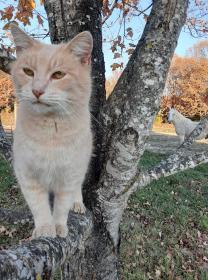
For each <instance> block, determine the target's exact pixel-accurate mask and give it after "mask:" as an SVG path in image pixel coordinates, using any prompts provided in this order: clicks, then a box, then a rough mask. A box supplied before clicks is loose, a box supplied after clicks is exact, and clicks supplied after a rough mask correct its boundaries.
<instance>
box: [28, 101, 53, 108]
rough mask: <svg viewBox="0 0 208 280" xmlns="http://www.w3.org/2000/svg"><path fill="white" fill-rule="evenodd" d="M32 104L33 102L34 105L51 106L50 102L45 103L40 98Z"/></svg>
mask: <svg viewBox="0 0 208 280" xmlns="http://www.w3.org/2000/svg"><path fill="white" fill-rule="evenodd" d="M32 104H35V105H43V106H47V107H50V106H51V105H50V104H48V103H45V102H43V101H40V100H36V101H33V102H32Z"/></svg>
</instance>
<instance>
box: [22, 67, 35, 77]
mask: <svg viewBox="0 0 208 280" xmlns="http://www.w3.org/2000/svg"><path fill="white" fill-rule="evenodd" d="M23 71H24V72H25V74H26V75H27V76H30V77H34V72H33V70H31V69H30V68H23Z"/></svg>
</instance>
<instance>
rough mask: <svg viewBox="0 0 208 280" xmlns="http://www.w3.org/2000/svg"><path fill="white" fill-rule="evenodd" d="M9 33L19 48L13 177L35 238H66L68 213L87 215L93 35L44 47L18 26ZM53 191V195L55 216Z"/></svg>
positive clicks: (15, 72)
mask: <svg viewBox="0 0 208 280" xmlns="http://www.w3.org/2000/svg"><path fill="white" fill-rule="evenodd" d="M11 32H12V35H13V38H14V42H15V45H16V48H17V60H16V62H15V63H14V64H13V67H12V77H13V81H14V84H15V90H16V96H17V100H18V102H19V105H18V111H17V123H16V130H15V134H14V146H13V152H14V169H15V173H16V176H17V179H18V181H19V184H20V186H21V189H22V192H23V194H24V197H25V199H26V201H27V203H28V205H29V207H30V209H31V211H32V214H33V216H34V220H35V229H34V231H33V237H34V238H36V237H39V236H52V237H54V236H56V235H59V236H62V237H65V236H66V235H67V233H68V228H67V218H68V212H69V210H70V209H73V210H74V211H75V212H80V213H84V212H85V207H84V205H83V201H82V183H83V180H84V177H85V174H86V171H87V168H88V164H89V160H90V156H91V150H92V133H91V128H90V112H89V98H90V94H91V66H90V57H91V51H92V47H93V41H92V36H91V34H90V33H89V32H87V31H85V32H82V33H80V34H79V35H77V36H76V37H75V38H74V39H73V40H71V41H70V42H69V43H66V44H60V45H46V44H43V43H41V42H39V41H36V40H34V39H32V38H30V37H29V36H28V35H27V34H26V33H24V32H23V31H22V30H21V29H19V28H18V27H17V26H16V25H14V24H12V25H11ZM49 192H53V193H54V197H55V198H54V207H53V213H51V210H50V206H49Z"/></svg>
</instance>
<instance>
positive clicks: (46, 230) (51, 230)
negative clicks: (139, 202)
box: [32, 225, 56, 239]
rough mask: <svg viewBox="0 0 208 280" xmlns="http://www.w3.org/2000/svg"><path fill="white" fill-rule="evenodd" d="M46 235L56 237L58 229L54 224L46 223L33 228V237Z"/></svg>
mask: <svg viewBox="0 0 208 280" xmlns="http://www.w3.org/2000/svg"><path fill="white" fill-rule="evenodd" d="M40 236H44V237H56V229H55V226H54V225H44V226H40V227H36V228H35V229H34V230H33V234H32V238H33V239H34V238H38V237H40Z"/></svg>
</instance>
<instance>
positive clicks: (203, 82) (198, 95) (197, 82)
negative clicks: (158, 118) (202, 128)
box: [161, 42, 208, 120]
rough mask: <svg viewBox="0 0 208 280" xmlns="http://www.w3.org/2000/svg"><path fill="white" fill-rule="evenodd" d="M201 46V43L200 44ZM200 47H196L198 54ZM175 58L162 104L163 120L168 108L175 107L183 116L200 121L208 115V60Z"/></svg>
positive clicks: (201, 58)
mask: <svg viewBox="0 0 208 280" xmlns="http://www.w3.org/2000/svg"><path fill="white" fill-rule="evenodd" d="M199 45H201V42H200V43H199ZM196 49H198V51H199V48H198V45H197V46H194V48H193V51H194V52H196ZM199 53H200V51H199V52H198V54H197V56H195V57H179V56H175V57H174V59H173V60H172V63H171V67H170V70H169V75H168V79H167V83H166V88H165V94H166V96H164V97H163V99H162V103H161V111H162V115H163V119H165V118H166V116H167V107H168V106H171V105H174V107H175V108H176V109H177V110H179V111H180V112H181V113H182V114H183V115H185V116H186V117H189V118H191V119H193V120H199V119H200V118H202V117H203V116H205V115H206V114H207V113H208V107H207V106H206V105H205V103H204V100H203V96H205V95H207V90H208V78H207V77H208V59H207V58H204V57H200V56H199Z"/></svg>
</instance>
